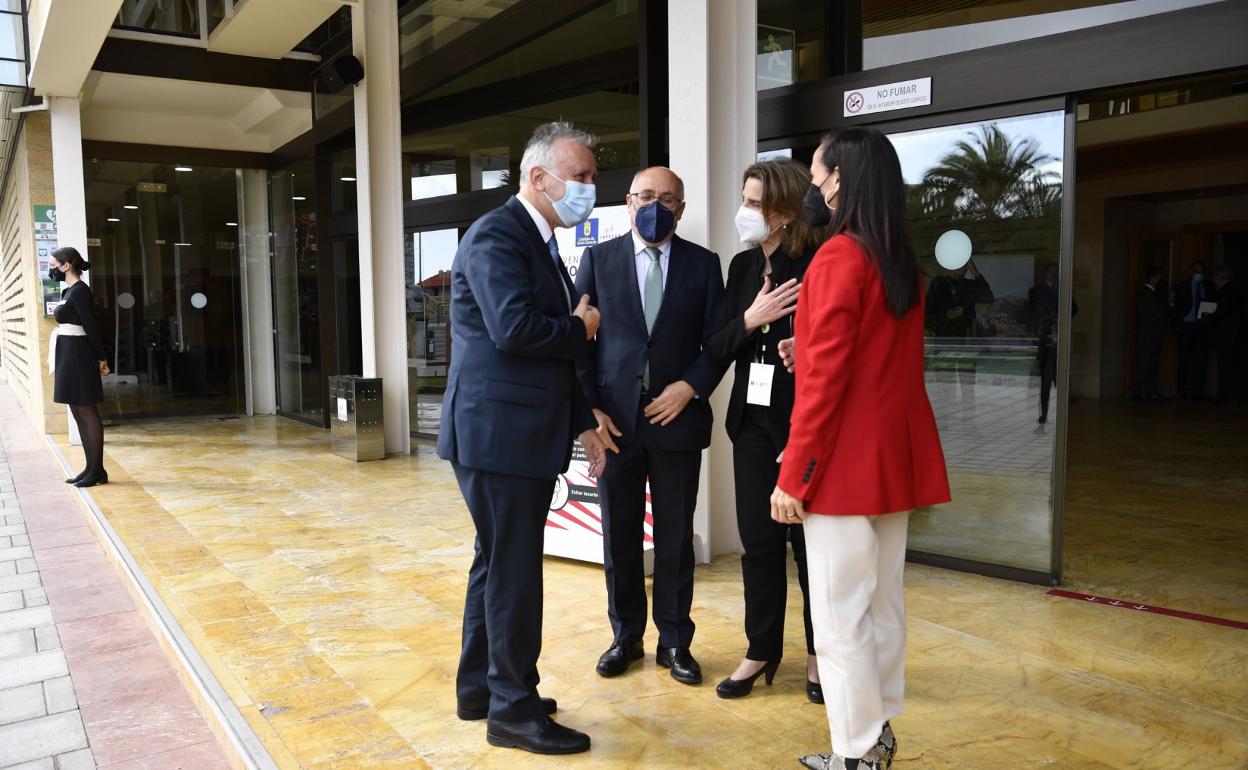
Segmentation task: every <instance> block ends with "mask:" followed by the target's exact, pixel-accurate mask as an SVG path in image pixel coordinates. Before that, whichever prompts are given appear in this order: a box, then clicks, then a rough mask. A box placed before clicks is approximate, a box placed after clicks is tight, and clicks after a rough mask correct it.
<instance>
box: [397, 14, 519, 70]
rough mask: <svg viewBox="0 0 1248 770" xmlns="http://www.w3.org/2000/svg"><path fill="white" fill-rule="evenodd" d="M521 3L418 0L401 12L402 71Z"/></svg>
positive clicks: (400, 46) (400, 45)
mask: <svg viewBox="0 0 1248 770" xmlns="http://www.w3.org/2000/svg"><path fill="white" fill-rule="evenodd" d="M518 2H520V0H468V1H467V2H447V1H446V0H418V2H414V3H409V4H408V5H407V6H406V7H404V8H402V9H400V18H399V69H406V68H407V67H410V66H411V65H413V64H415V63H417V62H419V61H420V60H421V59H423V58H425V57H426V56H428V55H429V54H430V53H432V52H433V51H435V50H437V49H438V48H441V47H442V46H444V45H446V44H447V43H449V42H451V41H452V40H454V39H456V38H458V37H461V36H463V35H466V34H468V33H469V32H472V31H473V30H474V29H476V28H477V27H478V26H480V25H481V24H483V23H485V22H487V21H489V20H490V19H492V18H494V17H495V16H497V15H498V14H500V13H502V12H503V11H506V10H507V9H509V8H511V7H512V6H513V5H516V3H518Z"/></svg>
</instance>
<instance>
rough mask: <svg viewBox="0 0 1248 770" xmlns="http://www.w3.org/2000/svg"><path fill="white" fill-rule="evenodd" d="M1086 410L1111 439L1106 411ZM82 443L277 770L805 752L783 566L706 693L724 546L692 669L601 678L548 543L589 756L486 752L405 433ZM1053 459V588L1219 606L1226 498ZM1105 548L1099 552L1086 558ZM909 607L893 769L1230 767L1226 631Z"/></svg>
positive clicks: (1238, 725)
mask: <svg viewBox="0 0 1248 770" xmlns="http://www.w3.org/2000/svg"><path fill="white" fill-rule="evenodd" d="M1097 419H1098V420H1101V419H1103V418H1102V417H1097ZM1098 425H1099V427H1098V428H1097V430H1099V431H1103V432H1105V433H1106V435H1107V436H1108V434H1110V433H1112V430H1111V428H1112V427H1113V426H1112V423H1111V424H1107V425H1101V424H1100V423H1098ZM1074 430H1075V427H1074V425H1073V424H1072V431H1074ZM1114 441H1117V440H1116V439H1112V437H1109V438H1104V439H1103V442H1108V443H1111V444H1112V443H1113V442H1114ZM1088 445H1089V446H1095V445H1096V442H1094V441H1090V440H1089V442H1088ZM107 450H108V463H109V465H110V472H112V474H113V478H114V482H115V483H112V484H109V485H108V486H106V487H102V488H96V489H95V490H93V494H94V495H95V498H96V500H97V501H98V503H99V504H100V507H101V508H102V509H103V510H104V512H105V514H106V515H107V516H108V517H109V519H110V521H112V523H113V525H114V526H115V527H116V528H117V530H118V532H119V534H121V536H122V538H123V539H124V540H125V541H126V542H127V543H128V544H129V545H130V547H131V549H132V550H133V551H134V552H135V554H136V558H138V559H139V561H140V565H141V566H142V567H143V568H144V570H145V571H146V573H147V574H148V576H149V578H150V579H151V580H152V581H153V583H154V584H155V585H156V586H157V589H158V590H159V591H160V593H161V595H162V597H163V598H164V599H165V601H166V602H167V603H169V605H170V607H171V609H172V610H173V612H174V613H175V614H176V616H177V617H178V619H179V621H180V622H181V623H182V624H183V626H184V628H185V629H186V631H187V634H188V636H189V637H190V638H191V639H192V640H193V641H194V642H195V644H196V646H197V647H198V648H199V649H200V651H201V653H202V654H203V655H204V657H205V659H206V660H207V661H208V663H209V665H210V666H211V667H212V668H213V670H214V671H215V672H216V673H217V675H218V677H219V678H220V679H221V681H222V684H223V686H225V688H226V690H227V692H229V693H230V694H231V696H232V697H234V698H235V700H236V701H237V702H238V704H239V705H240V707H241V708H242V709H243V713H244V716H245V717H246V718H247V720H248V722H249V723H250V724H252V725H253V727H254V728H255V729H256V730H257V733H258V734H259V735H260V737H261V739H262V740H263V741H264V742H265V743H266V745H268V746H269V747H270V749H271V751H272V752H273V754H274V755H275V757H276V758H277V759H278V762H279V765H280V766H281V767H282V768H283V770H288V769H293V768H311V769H315V770H341V769H350V770H356V769H358V770H379V769H389V768H404V769H405V768H421V767H426V766H429V767H435V768H451V769H458V768H467V767H481V768H495V767H497V768H502V767H507V768H511V767H521V768H524V767H535V768H537V767H550V766H554V765H555V764H558V765H559V766H565V765H566V766H569V767H578V768H579V767H583V768H630V767H638V768H642V767H644V768H668V767H671V768H677V767H679V768H685V767H699V768H734V769H735V768H776V767H796V766H797V765H796V762H795V760H796V757H797V756H798V755H799V754H802V753H807V752H810V751H826V750H827V742H828V730H827V723H826V719H825V714H824V711H823V709H822V708H821V707H818V706H815V705H812V704H810V703H808V702H807V701H806V699H805V696H804V685H805V648H804V643H803V642H802V640H801V639H800V626H801V622H800V618H801V603H800V596H799V594H798V590H797V586H796V581H795V580H794V584H793V586H792V590H791V592H790V596H789V606H788V617H789V623H788V630H789V637H788V639H787V640H786V658H785V661H784V663H783V664H782V666H781V669H780V673H779V676H778V677H777V679H776V682H775V684H774V686H772V687H765V686H763V685H762V684H761V683H760V684H759V686H758V688H756V690H755V693H754V694H753V695H752V696H750V697H749V698H746V699H743V700H739V701H722V700H719V699H718V698H716V697H715V695H714V691H713V688H714V685H715V683H716V682H717V681H718V680H719V679H720V678H722V677H724V676H726V675H727V674H728V673H729V672H730V671H731V670H732V669H733V668H734V667H735V666H736V664H737V662H738V661H739V659H740V656H741V655H742V653H743V651H744V646H745V642H744V634H743V632H742V629H741V619H742V613H743V600H742V596H741V574H740V563H739V559H737V558H736V557H733V556H725V557H721V558H719V559H716V560H715V561H714V562H713V563H712V564H710V565H705V566H702V567H699V568H698V571H697V588H696V593H695V603H694V610H693V614H694V619H695V621H696V622H697V623H698V634H697V638H696V640H695V645H694V652H695V654H696V655H697V656H698V657H699V659H700V660H701V662H702V664H703V668H704V670H705V675H706V680H707V681H706V683H705V684H704V685H703V686H701V687H687V686H684V685H680V684H678V683H676V682H674V681H673V680H672V679H671V678H670V677H669V676H668V674H667V672H666V671H665V670H662V669H659V668H657V667H656V666H655V665H654V662H653V657H652V654H653V650H652V649H648V650H647V653H648V657H647V659H646V660H645V661H644V663H643V664H642V665H640V666H638V667H636V668H635V669H634V670H633V671H631V672H630V673H629V674H628V675H627V676H624V677H621V678H619V679H613V680H606V679H602V678H600V677H598V676H597V675H596V674H595V673H594V671H593V667H594V663H595V661H596V659H597V656H598V655H599V654H600V653H601V652H602V650H603V649H605V648H606V646H607V645H608V644H609V643H610V640H611V634H610V630H609V628H608V626H607V622H606V595H605V594H606V592H605V588H604V584H603V579H602V572H601V568H600V567H595V566H593V565H586V564H581V563H577V562H572V561H568V560H564V559H549V560H547V564H546V586H545V600H546V608H547V609H546V621H545V627H544V639H545V643H544V652H543V656H542V660H541V662H540V669H541V672H542V677H543V679H542V684H541V688H542V692H543V694H547V695H552V696H554V697H556V698H558V699H559V702H560V718H561V720H563V721H565V722H566V723H567V724H569V725H572V726H574V727H577V728H580V729H583V730H586V731H588V732H589V733H590V734H591V736H592V737H593V741H594V749H593V751H592V752H590V753H589V754H587V755H582V756H576V757H567V758H560V759H558V760H557V761H555V760H552V759H551V758H548V757H537V756H533V755H528V754H523V753H520V752H514V751H505V750H500V749H493V748H490V747H488V746H487V745H486V744H485V741H484V729H485V727H484V724H483V723H479V722H478V723H465V722H461V721H459V720H458V719H456V717H455V714H454V709H455V695H454V678H455V672H456V665H457V656H458V651H459V633H460V618H461V615H462V610H463V592H464V587H465V583H466V571H467V567H468V564H469V562H470V560H471V545H472V539H473V533H472V526H471V521H470V519H469V518H468V516H467V513H466V512H465V510H464V507H463V503H462V500H461V498H460V496H459V492H458V489H457V487H456V485H455V482H454V478H453V475H452V474H451V473H450V471H449V468H448V467H447V466H446V465H445V464H444V463H442V462H440V461H439V460H437V459H436V458H435V457H434V456H433V454H432V452H431V451H430V449H429V447H428V446H426V445H418V447H417V449H416V451H415V453H414V454H413V455H412V456H410V457H395V458H390V459H387V460H385V461H384V462H376V463H361V464H355V463H350V462H347V461H345V460H342V459H341V458H338V457H335V456H333V455H332V454H330V453H329V451H328V435H327V434H326V433H325V432H323V431H318V430H315V429H312V428H308V427H307V426H304V425H301V424H298V423H294V422H291V421H288V420H282V419H278V418H272V417H264V418H255V419H247V420H231V421H211V422H203V423H179V424H176V425H166V424H148V425H132V426H126V427H122V428H118V429H112V430H110V431H109V433H108V447H107ZM69 451H76V450H69ZM1089 451H1092V450H1089ZM1098 451H1099V450H1098ZM1201 457H1202V462H1209V463H1212V464H1213V466H1214V467H1222V466H1221V465H1219V463H1220V462H1221V461H1219V460H1216V459H1213V460H1211V459H1209V457H1208V456H1207V455H1201ZM1107 462H1108V461H1107ZM1103 469H1104V472H1106V473H1117V472H1119V470H1120V469H1116V467H1115V466H1113V465H1112V463H1108V464H1106V465H1104V466H1103ZM1078 475H1079V474H1078V473H1076V474H1073V476H1072V485H1071V499H1072V504H1071V505H1072V510H1073V511H1074V513H1073V514H1072V516H1073V518H1074V519H1075V520H1076V523H1075V525H1074V530H1075V532H1076V534H1075V535H1073V536H1072V539H1071V545H1070V547H1069V548H1068V565H1069V566H1068V569H1069V571H1070V572H1071V574H1072V575H1073V577H1074V580H1073V581H1072V582H1074V586H1073V587H1074V588H1075V589H1076V590H1084V588H1085V587H1091V586H1098V587H1097V590H1098V591H1100V590H1104V589H1103V588H1101V586H1104V587H1121V588H1122V589H1123V590H1127V589H1131V590H1133V591H1134V590H1136V589H1137V588H1139V590H1140V591H1141V592H1143V593H1142V594H1141V595H1139V598H1147V599H1148V600H1149V601H1159V600H1157V599H1154V598H1152V597H1153V595H1157V596H1164V597H1166V598H1167V600H1172V601H1173V602H1175V603H1176V606H1178V607H1179V608H1181V609H1193V608H1196V609H1197V611H1201V610H1200V609H1199V607H1206V608H1207V609H1223V610H1226V611H1227V613H1228V614H1232V615H1234V613H1235V612H1239V613H1241V614H1244V612H1243V605H1244V596H1245V593H1243V592H1240V591H1239V587H1240V586H1241V583H1239V582H1237V581H1238V580H1239V578H1240V575H1239V573H1238V572H1237V570H1236V569H1235V566H1236V565H1242V552H1243V549H1242V546H1243V544H1244V540H1243V539H1242V538H1243V537H1244V535H1245V533H1248V526H1246V525H1244V524H1243V522H1244V520H1245V517H1242V516H1240V517H1236V516H1234V515H1233V512H1232V511H1231V507H1232V506H1231V504H1230V503H1229V502H1228V501H1227V500H1226V499H1223V497H1224V496H1223V497H1220V496H1218V495H1216V494H1215V495H1214V496H1213V497H1211V498H1210V501H1209V506H1207V508H1208V512H1209V517H1208V518H1207V519H1201V518H1200V517H1198V516H1195V515H1194V514H1192V513H1191V512H1190V511H1184V512H1182V513H1179V514H1174V515H1172V516H1168V515H1167V511H1168V510H1169V508H1168V507H1167V506H1173V505H1175V503H1174V498H1173V497H1171V498H1169V499H1170V502H1169V503H1167V504H1160V503H1158V496H1159V495H1161V496H1162V497H1164V496H1165V495H1164V494H1163V493H1161V492H1158V491H1157V490H1155V489H1154V490H1151V491H1150V492H1140V493H1136V492H1134V491H1132V490H1130V489H1121V490H1119V491H1120V492H1121V494H1119V495H1118V496H1117V497H1113V496H1111V495H1109V494H1108V493H1105V492H1102V493H1100V497H1098V496H1097V492H1095V491H1094V490H1090V489H1088V488H1087V487H1088V484H1087V479H1095V478H1097V476H1096V474H1095V473H1092V472H1086V473H1084V476H1085V477H1086V478H1075V477H1078ZM1162 486H1164V485H1162ZM990 492H991V490H990V489H983V490H979V491H978V492H977V493H983V494H988V493H990ZM1188 493H1189V498H1190V493H1191V489H1188ZM1240 499H1241V500H1242V499H1248V494H1246V495H1243V496H1241V497H1240ZM1131 517H1136V518H1134V519H1133V518H1131ZM1141 521H1142V522H1144V523H1145V524H1146V526H1140V525H1139V524H1140V522H1141ZM1193 522H1196V524H1194V525H1193ZM1124 523H1133V524H1135V525H1137V526H1135V529H1136V530H1139V532H1140V535H1141V537H1142V538H1143V539H1140V540H1131V541H1129V543H1135V544H1136V546H1135V547H1137V548H1138V547H1140V545H1139V544H1141V543H1145V544H1147V543H1156V542H1161V541H1164V540H1167V539H1171V540H1173V541H1176V542H1179V543H1182V544H1192V543H1196V542H1198V541H1199V537H1198V536H1196V535H1193V534H1192V533H1190V532H1187V531H1186V530H1187V529H1190V528H1191V527H1192V526H1195V527H1198V528H1203V530H1202V531H1203V532H1206V533H1207V532H1216V533H1218V537H1217V538H1215V540H1216V544H1215V549H1226V550H1227V551H1229V550H1233V549H1234V548H1240V556H1241V558H1240V560H1239V561H1237V562H1234V563H1229V562H1228V561H1227V560H1225V559H1223V558H1221V557H1220V556H1219V558H1218V559H1215V561H1217V562H1218V563H1216V564H1208V565H1202V566H1200V567H1198V568H1194V569H1193V570H1192V571H1190V572H1182V571H1180V572H1179V573H1178V574H1179V575H1181V576H1182V580H1188V579H1189V577H1190V580H1191V581H1192V582H1193V583H1194V584H1195V585H1196V586H1197V587H1198V590H1199V591H1208V592H1212V595H1213V596H1214V599H1212V600H1208V601H1206V603H1205V604H1200V603H1199V602H1195V601H1192V602H1188V601H1187V600H1188V599H1191V598H1192V597H1193V596H1194V595H1195V593H1196V591H1188V592H1187V593H1185V592H1184V591H1185V590H1186V589H1184V588H1183V587H1182V586H1154V587H1155V588H1156V589H1157V590H1156V592H1155V594H1148V593H1147V592H1144V589H1145V588H1146V587H1147V586H1148V585H1151V584H1150V583H1148V582H1147V581H1151V580H1155V579H1156V578H1157V577H1158V575H1159V574H1160V573H1159V572H1158V570H1161V569H1162V567H1156V568H1154V569H1151V570H1150V569H1149V568H1148V566H1147V564H1146V563H1145V564H1144V565H1143V566H1141V562H1147V561H1148V559H1145V558H1139V559H1136V560H1134V561H1133V560H1132V559H1131V557H1132V554H1131V553H1129V552H1128V551H1129V550H1130V547H1131V546H1130V545H1122V546H1121V547H1106V548H1103V549H1101V550H1097V547H1098V546H1097V543H1098V542H1099V541H1098V539H1097V536H1096V532H1097V531H1098V528H1106V529H1109V530H1111V531H1112V530H1113V529H1114V528H1117V527H1122V526H1124ZM997 532H998V535H996V536H999V533H1000V530H999V529H998V530H997ZM1102 534H1103V533H1102ZM1235 538H1240V539H1238V540H1236V539H1235ZM1008 546H1009V544H1008V543H1004V542H1003V543H1002V547H1008ZM1216 553H1218V554H1219V555H1220V554H1222V553H1223V551H1216ZM1102 556H1103V557H1104V559H1105V561H1104V562H1103V563H1104V564H1106V565H1107V566H1108V569H1107V570H1106V571H1103V572H1099V573H1098V572H1097V571H1096V568H1097V565H1098V563H1102V562H1099V561H1098V560H1099V559H1101V558H1102ZM1153 561H1155V562H1157V563H1158V564H1160V565H1164V566H1165V567H1167V568H1168V567H1171V566H1173V565H1174V564H1176V563H1177V560H1176V559H1175V558H1172V557H1169V556H1166V557H1164V558H1154V559H1153ZM1141 574H1142V575H1143V576H1144V577H1143V578H1142V579H1141V581H1140V582H1138V583H1132V582H1131V580H1132V579H1133V577H1135V576H1138V575H1141ZM1175 582H1181V581H1175ZM1163 588H1164V590H1162V589H1163ZM1237 592H1238V593H1237ZM907 602H908V606H909V612H910V624H909V628H910V638H909V654H910V658H909V671H908V703H907V711H906V713H905V714H904V715H903V716H901V717H900V718H899V719H898V720H896V723H895V726H896V729H897V732H898V736H899V739H900V744H901V751H900V754H899V757H898V761H897V763H896V764H895V765H894V766H895V767H897V768H915V770H919V769H920V768H922V769H923V770H929V769H931V770H945V769H946V768H955V767H956V768H959V770H965V769H967V768H983V769H984V770H989V769H991V770H1012V769H1013V768H1033V767H1034V768H1061V769H1062V770H1065V769H1066V768H1075V769H1081V768H1088V769H1089V770H1101V769H1104V768H1116V769H1117V768H1121V769H1123V770H1126V769H1128V768H1129V769H1130V770H1139V769H1144V768H1169V767H1175V766H1182V765H1183V763H1192V765H1193V766H1199V767H1211V768H1228V769H1229V768H1242V767H1248V685H1246V684H1245V679H1244V676H1243V673H1242V672H1243V671H1245V670H1248V632H1244V631H1240V630H1237V629H1229V628H1223V627H1217V626H1209V625H1204V624H1198V623H1193V622H1190V621H1184V620H1178V619H1173V618H1165V617H1159V616H1150V615H1144V614H1139V613H1129V612H1124V611H1121V610H1115V609H1112V608H1109V607H1104V606H1088V605H1085V604H1081V603H1079V602H1075V601H1071V600H1066V599H1056V598H1052V597H1047V596H1045V594H1044V589H1042V588H1037V587H1035V586H1026V585H1020V584H1013V583H1006V582H1002V581H997V580H991V579H987V578H981V577H976V576H971V575H965V574H959V573H953V572H947V571H942V570H938V569H933V568H925V567H914V566H912V567H911V568H909V570H908V573H907ZM1159 603H1160V602H1159ZM1206 611H1207V610H1206ZM653 643H654V638H653V635H652V637H651V638H650V639H649V640H648V646H652V645H653Z"/></svg>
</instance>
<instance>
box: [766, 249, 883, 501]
mask: <svg viewBox="0 0 1248 770" xmlns="http://www.w3.org/2000/svg"><path fill="white" fill-rule="evenodd" d="M868 269H871V266H870V265H869V264H868V263H867V261H866V258H865V255H864V254H863V253H862V249H861V248H860V247H859V246H858V244H856V243H855V242H854V241H853V240H851V239H850V238H849V237H848V236H844V235H841V236H837V237H835V238H833V239H832V240H830V241H828V242H827V243H826V244H824V245H823V247H822V248H821V249H820V250H819V253H818V254H816V255H815V258H814V260H812V261H811V265H810V268H809V269H808V270H807V271H806V276H805V278H804V279H803V281H802V297H801V299H800V300H799V301H798V305H797V318H796V320H795V321H794V333H795V337H796V341H795V343H794V344H795V355H796V359H797V362H796V372H795V373H796V377H797V393H796V399H795V401H794V404H793V415H792V418H791V420H792V429H791V430H790V432H789V443H788V445H787V446H786V447H785V450H784V461H783V463H782V464H781V466H780V478H779V481H778V482H777V484H778V486H779V487H780V488H781V489H783V490H784V491H785V492H787V493H788V494H790V495H793V496H794V497H797V498H800V499H802V500H810V499H811V497H813V495H814V491H815V489H816V488H817V487H818V486H819V480H820V478H822V476H823V473H824V471H825V470H826V469H827V462H826V460H827V458H828V456H829V455H831V454H832V450H833V448H834V447H835V446H836V439H837V435H838V433H839V432H840V425H841V418H842V415H843V414H844V409H845V405H844V402H845V390H846V388H847V386H848V384H849V377H850V373H851V371H850V369H851V367H852V366H853V361H854V355H855V351H856V349H857V346H858V334H859V326H860V322H861V319H862V312H863V288H864V286H865V285H866V280H865V279H866V270H868Z"/></svg>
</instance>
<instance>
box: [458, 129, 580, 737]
mask: <svg viewBox="0 0 1248 770" xmlns="http://www.w3.org/2000/svg"><path fill="white" fill-rule="evenodd" d="M593 146H594V137H593V136H592V135H590V134H587V133H585V132H584V131H581V130H579V129H577V128H575V127H574V126H572V125H571V124H569V123H564V122H555V123H547V124H544V125H542V126H540V127H538V129H537V130H536V131H535V132H534V133H533V137H532V138H531V139H530V140H529V142H528V145H527V146H526V147H525V149H524V154H523V155H522V156H521V159H520V174H521V176H520V193H519V194H518V195H516V196H514V197H512V198H509V199H508V200H507V202H506V203H505V204H503V205H502V206H500V207H499V208H497V209H494V210H493V211H491V212H489V213H487V214H486V215H485V216H483V217H481V218H480V219H478V220H477V221H476V223H475V224H473V226H472V227H470V228H469V229H468V232H467V233H466V234H465V235H464V239H463V241H461V243H460V245H459V250H458V251H457V252H456V254H455V260H454V262H453V263H452V265H451V318H452V323H451V333H452V335H453V343H452V344H453V345H454V348H455V357H454V358H453V359H452V361H451V369H450V374H449V377H448V380H447V386H446V398H445V400H444V401H443V404H442V430H441V431H440V433H439V435H438V456H439V457H441V458H442V459H444V460H449V461H450V462H451V466H452V468H453V469H454V471H455V478H456V480H457V481H458V482H459V487H460V490H461V491H462V492H463V495H464V501H465V502H466V503H467V505H468V511H469V513H470V514H471V515H472V522H473V524H474V526H475V527H476V532H477V538H476V543H475V545H474V557H473V561H472V567H471V569H470V571H469V573H468V591H467V596H466V598H465V601H464V627H463V645H462V648H461V652H460V661H459V674H458V677H457V679H456V696H457V700H458V705H457V714H458V716H459V718H460V719H463V720H479V719H488V721H487V723H486V733H485V735H486V740H487V741H488V742H489V743H490V744H491V745H494V746H502V747H506V748H518V749H523V750H525V751H531V752H534V753H537V754H574V753H577V752H582V751H588V750H589V746H590V739H589V736H588V735H586V734H584V733H582V732H579V731H577V730H573V729H571V728H568V727H565V726H563V725H560V724H558V723H557V722H555V721H554V720H552V719H550V714H553V713H554V712H555V710H556V709H557V704H556V703H555V701H554V700H553V699H551V698H542V697H540V696H539V695H538V691H537V684H538V680H539V678H540V677H539V675H538V672H537V661H538V657H539V656H540V655H541V651H542V550H543V546H544V540H545V532H546V515H547V512H548V510H549V506H550V500H551V498H552V497H553V495H554V491H555V479H556V477H558V475H559V474H560V473H562V472H564V471H566V470H567V468H568V465H569V463H570V461H571V459H572V442H573V439H574V438H575V437H576V436H577V435H579V436H580V440H581V444H582V446H583V447H584V449H585V453H586V456H587V457H588V458H589V473H590V475H597V474H598V472H599V470H600V469H601V467H602V461H603V448H602V444H601V442H599V441H598V436H597V434H596V433H595V432H594V417H593V414H592V413H591V412H590V410H589V405H588V404H587V403H586V402H585V400H584V397H583V395H582V393H581V390H580V387H579V385H578V384H577V380H576V359H577V357H578V356H580V355H581V354H582V353H583V352H584V351H585V349H586V347H587V346H588V344H589V340H592V339H593V338H594V335H595V334H596V333H597V331H598V324H599V320H600V315H599V313H598V311H597V309H595V308H594V307H592V306H591V305H590V304H589V303H588V301H587V300H586V299H585V298H584V297H582V298H581V300H580V302H576V301H575V295H574V294H573V286H572V279H571V277H570V276H569V275H568V272H567V269H566V268H565V267H564V265H563V260H561V259H560V258H559V251H558V248H557V247H556V245H555V236H554V229H555V228H556V227H575V226H576V225H578V224H580V223H581V222H583V221H585V219H586V218H588V217H589V214H590V212H591V211H592V210H593V208H594V202H595V196H596V190H595V185H594V180H595V178H596V176H597V164H596V163H595V161H594V153H593V151H592V148H593ZM501 425H505V426H507V429H506V430H503V431H500V430H498V427H499V426H501Z"/></svg>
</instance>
